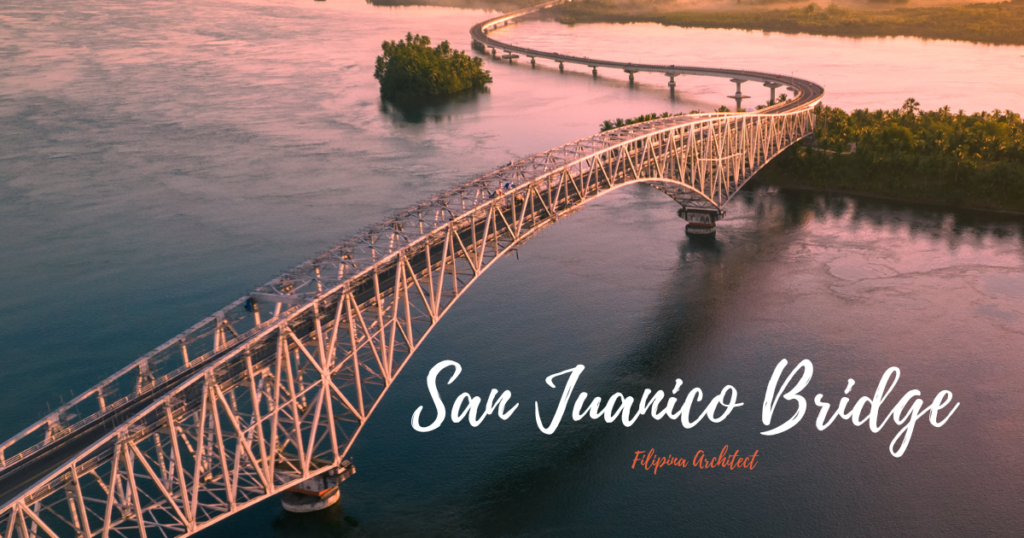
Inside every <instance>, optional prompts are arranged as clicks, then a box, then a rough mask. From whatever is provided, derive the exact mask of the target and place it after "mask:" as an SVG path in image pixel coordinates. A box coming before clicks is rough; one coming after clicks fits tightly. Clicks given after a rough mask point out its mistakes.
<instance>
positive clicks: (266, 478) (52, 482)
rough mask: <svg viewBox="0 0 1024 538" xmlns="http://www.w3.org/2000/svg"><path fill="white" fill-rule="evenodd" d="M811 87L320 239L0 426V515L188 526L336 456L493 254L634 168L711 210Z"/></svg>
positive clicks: (140, 531) (639, 129)
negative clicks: (325, 246)
mask: <svg viewBox="0 0 1024 538" xmlns="http://www.w3.org/2000/svg"><path fill="white" fill-rule="evenodd" d="M816 102H817V101H816V100H814V101H813V102H808V103H805V104H804V106H802V107H799V108H796V109H795V110H789V111H786V112H771V113H767V114H706V115H697V116H676V117H670V118H662V119H658V120H655V121H651V122H646V123H643V124H637V125H631V126H627V127H623V128H620V129H615V130H612V131H608V132H605V133H601V134H598V135H595V136H591V137H588V138H584V139H582V140H577V141H575V142H571V143H569V144H565V145H563V146H560V147H557V148H554V149H552V150H550V151H547V152H544V153H540V154H537V155H534V156H531V157H528V158H526V159H523V160H520V161H518V162H514V163H511V164H510V165H509V166H506V167H503V168H501V169H499V170H496V171H494V172H492V173H490V174H487V175H485V176H483V177H480V178H477V179H475V180H473V181H470V182H468V183H466V184H464V185H462V186H460V187H457V188H455V189H453V190H451V191H449V192H446V193H444V194H441V195H439V196H437V197H435V198H433V199H431V200H428V201H426V202H424V203H421V204H419V205H417V206H415V207H413V208H412V209H409V210H407V211H405V212H402V213H400V214H399V215H397V216H395V217H394V218H392V219H390V220H388V221H385V222H383V223H381V224H379V225H376V226H374V227H372V228H370V229H369V230H366V231H365V232H363V233H361V234H359V235H358V236H356V237H354V238H352V239H350V240H348V241H346V242H344V243H341V244H339V245H338V246H336V247H334V248H332V249H330V250H329V251H327V252H324V253H322V254H320V255H318V256H317V257H315V258H313V259H311V260H310V261H308V262H306V263H304V264H302V265H301V266H299V267H297V268H295V269H294V270H292V271H290V272H288V273H286V274H285V275H282V276H281V277H279V278H277V279H275V280H273V281H271V282H269V283H267V284H266V285H264V286H262V287H261V288H259V289H258V290H256V291H254V292H253V293H252V294H251V295H250V296H247V297H243V298H242V299H239V300H238V301H235V302H234V303H232V304H231V305H229V306H228V307H227V308H225V309H224V310H221V311H220V312H218V313H216V314H215V315H213V316H211V317H210V318H207V319H206V320H204V321H203V322H201V323H199V324H197V325H196V326H194V327H192V328H190V329H189V330H188V331H186V332H185V333H182V335H180V336H178V337H176V338H175V339H173V340H171V341H169V342H167V343H166V344H164V345H162V346H161V347H159V348H157V349H156V350H154V351H153V352H151V353H149V354H147V355H145V356H143V357H142V358H140V359H139V360H137V361H135V362H134V363H132V364H131V365H129V366H128V367H126V368H125V369H123V370H122V371H120V372H118V373H117V374H115V375H114V376H112V377H111V378H109V379H107V380H105V381H104V382H102V383H101V384H100V385H97V386H96V387H94V388H93V389H90V390H89V391H87V392H86V393H84V394H82V395H80V396H79V397H78V398H76V399H74V400H72V401H71V402H69V403H68V404H66V405H64V406H63V407H61V408H60V409H59V410H58V411H57V412H55V413H53V414H51V415H50V416H48V417H47V418H46V419H44V420H42V421H40V422H38V423H37V424H35V425H33V426H31V427H29V428H28V429H26V430H25V431H23V432H22V433H21V434H19V435H18V436H16V437H15V438H13V439H11V440H9V441H7V442H6V443H4V444H3V445H0V503H2V508H0V533H3V536H5V537H7V538H10V537H12V536H19V537H22V538H28V537H35V536H53V537H56V536H81V537H94V536H102V537H103V538H107V537H109V536H141V537H145V536H161V537H169V536H187V535H190V534H192V533H195V532H197V531H199V530H201V529H204V528H206V527H209V526H210V525H213V524H215V523H216V522H218V521H220V520H221V519H223V518H225V517H227V516H229V515H231V514H234V513H236V512H238V511H240V510H243V509H245V508H247V507H249V506H251V505H253V504H255V503H257V502H260V501H262V500H264V499H266V498H268V497H270V496H273V495H276V494H277V493H280V492H281V491H283V490H285V489H287V488H289V487H292V486H294V485H296V484H298V483H300V482H302V481H303V480H306V479H308V478H310V477H313V476H316V475H318V474H322V473H325V472H328V471H329V470H331V469H336V468H339V467H344V466H346V465H347V462H346V461H345V459H344V458H345V456H346V454H347V453H348V451H349V449H350V448H351V446H352V443H353V442H354V440H355V439H356V437H357V436H358V434H359V432H360V430H361V429H362V427H363V425H364V424H365V423H366V421H367V420H368V419H369V417H370V415H371V414H372V413H373V411H374V409H376V407H377V404H378V403H379V402H380V400H381V398H382V396H383V395H384V394H385V393H386V392H387V390H388V388H389V387H390V386H391V383H392V382H393V381H394V379H395V378H396V376H398V374H399V373H400V372H401V370H402V368H404V367H405V365H406V364H407V363H408V361H409V358H410V357H411V356H412V355H413V353H414V352H415V351H416V349H417V348H418V347H419V346H420V344H421V343H422V342H423V340H424V338H426V337H427V335H429V334H430V331H431V330H432V329H433V328H434V326H435V325H436V324H437V323H438V322H439V321H440V320H441V318H442V317H443V316H444V315H445V313H447V312H448V311H449V309H450V308H451V307H452V305H453V304H454V303H455V301H456V300H458V298H459V297H461V296H462V294H463V293H465V291H466V290H467V289H468V288H469V287H470V286H471V285H472V284H473V283H474V282H475V281H476V279H477V278H478V277H479V276H480V275H481V274H483V273H484V271H486V270H487V269H489V268H490V267H491V266H492V265H493V264H494V263H495V262H496V261H497V260H498V259H500V258H501V257H502V256H504V255H505V254H507V253H508V252H509V251H511V250H513V249H515V248H516V247H518V246H519V245H521V244H522V243H523V242H525V241H527V240H528V239H529V238H530V237H532V236H533V235H534V234H536V233H537V232H538V231H540V230H542V229H543V228H544V227H546V226H548V225H550V224H553V223H554V222H557V221H558V220H559V219H560V218H562V217H564V216H566V215H569V214H571V213H573V212H575V211H577V210H579V209H580V208H582V207H583V206H584V205H585V204H586V203H587V202H589V201H590V200H593V199H595V198H597V197H599V196H602V195H604V194H606V193H609V192H611V191H614V190H616V189H618V188H621V187H623V186H625V185H630V184H633V183H638V182H642V183H654V184H657V186H658V187H659V188H660V189H662V190H664V191H665V192H666V193H668V194H669V195H671V196H673V197H674V198H675V199H676V200H678V201H680V203H684V205H688V206H690V207H696V208H706V209H709V210H721V208H722V207H723V206H724V205H725V204H726V203H727V202H728V201H729V200H730V199H731V198H732V197H733V196H734V195H735V194H736V192H737V191H738V190H739V189H740V188H741V187H742V186H743V185H744V183H746V182H747V181H748V180H749V179H750V177H751V176H753V174H754V173H755V172H757V171H758V170H759V169H760V168H761V167H762V166H764V165H765V163H767V162H768V161H769V160H770V159H771V158H773V157H774V156H776V155H778V154H779V152H781V151H782V150H784V149H785V148H786V147H788V146H789V145H791V144H793V143H794V142H796V141H797V140H799V139H801V138H803V137H805V136H807V135H809V134H811V132H812V131H813V128H814V114H813V111H812V107H813V105H814V104H816ZM5 453H6V454H12V453H13V455H11V456H10V457H7V458H6V459H4V457H3V456H4V454H5Z"/></svg>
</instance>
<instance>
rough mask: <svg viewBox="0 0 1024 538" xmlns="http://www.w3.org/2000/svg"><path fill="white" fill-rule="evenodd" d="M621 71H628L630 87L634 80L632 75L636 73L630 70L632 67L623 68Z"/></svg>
mask: <svg viewBox="0 0 1024 538" xmlns="http://www.w3.org/2000/svg"><path fill="white" fill-rule="evenodd" d="M623 71H625V72H627V73H629V85H630V87H632V86H633V80H634V79H633V75H634V74H636V71H635V70H632V69H623Z"/></svg>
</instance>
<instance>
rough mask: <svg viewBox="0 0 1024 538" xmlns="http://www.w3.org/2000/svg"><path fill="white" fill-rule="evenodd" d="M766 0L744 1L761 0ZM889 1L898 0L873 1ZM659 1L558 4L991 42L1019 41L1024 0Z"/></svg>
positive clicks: (724, 24) (658, 18)
mask: <svg viewBox="0 0 1024 538" xmlns="http://www.w3.org/2000/svg"><path fill="white" fill-rule="evenodd" d="M768 1H770V0H746V2H745V3H764V2H768ZM876 1H878V2H881V3H893V2H899V1H901V0H876ZM670 5H671V4H666V3H664V2H662V1H652V0H647V1H643V0H640V1H634V2H630V3H617V2H612V1H610V0H576V1H575V2H573V3H571V4H567V5H565V6H564V7H563V8H561V16H562V17H564V18H567V19H571V20H573V21H575V22H582V23H585V22H654V23H661V24H666V25H672V26H684V27H699V28H739V29H744V30H761V31H766V32H781V33H788V34H798V33H806V34H815V35H831V36H844V37H886V36H912V37H921V38H926V39H951V40H960V41H970V42H974V43H991V44H997V45H1024V0H1013V1H1011V2H1001V3H993V4H969V5H961V6H943V7H920V8H909V7H906V8H897V9H890V10H885V11H872V10H864V11H862V10H852V9H846V8H842V7H839V6H836V5H830V6H828V7H826V8H822V7H820V6H819V5H817V4H808V5H806V6H804V7H800V8H788V9H772V10H756V9H752V10H730V11H667V10H668V9H671V7H669V6H670Z"/></svg>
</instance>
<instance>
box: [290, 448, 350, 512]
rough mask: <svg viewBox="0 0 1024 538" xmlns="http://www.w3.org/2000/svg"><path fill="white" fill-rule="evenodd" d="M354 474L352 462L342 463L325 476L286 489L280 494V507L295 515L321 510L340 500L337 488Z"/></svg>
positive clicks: (309, 479)
mask: <svg viewBox="0 0 1024 538" xmlns="http://www.w3.org/2000/svg"><path fill="white" fill-rule="evenodd" d="M355 472H356V468H355V466H354V465H352V462H350V461H347V460H346V461H343V462H342V463H341V465H339V466H338V467H337V468H334V469H331V470H330V471H327V473H325V474H322V475H318V476H314V477H312V478H308V479H306V480H304V481H302V482H300V483H299V484H298V485H296V486H294V487H291V488H288V489H286V490H285V491H284V493H282V494H281V507H282V508H284V509H285V511H287V512H293V513H297V514H302V513H306V512H316V511H317V510H323V509H324V508H327V507H328V506H331V505H333V504H335V503H337V502H338V501H339V500H341V491H339V489H338V486H339V485H340V484H341V483H342V482H344V481H345V479H347V478H348V477H350V476H352V475H354V474H355Z"/></svg>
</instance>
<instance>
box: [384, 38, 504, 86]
mask: <svg viewBox="0 0 1024 538" xmlns="http://www.w3.org/2000/svg"><path fill="white" fill-rule="evenodd" d="M381 48H383V49H384V54H383V55H382V56H378V57H377V66H376V69H374V72H373V76H374V77H375V78H376V79H377V80H379V81H380V93H381V95H383V96H384V97H385V98H388V99H393V100H410V99H423V98H428V99H436V98H441V97H448V96H452V95H457V94H461V93H467V92H471V91H481V90H484V89H485V88H486V86H487V83H488V82H491V73H490V71H484V69H483V60H481V59H480V58H470V57H469V56H468V55H466V53H465V52H462V51H457V50H453V49H452V48H451V46H450V45H449V44H448V42H447V41H442V42H441V44H440V45H438V46H436V47H434V48H431V47H430V38H429V37H427V36H421V35H413V34H411V33H410V34H407V35H406V36H405V40H404V41H397V42H396V41H385V42H384V43H383V44H382V45H381Z"/></svg>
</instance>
